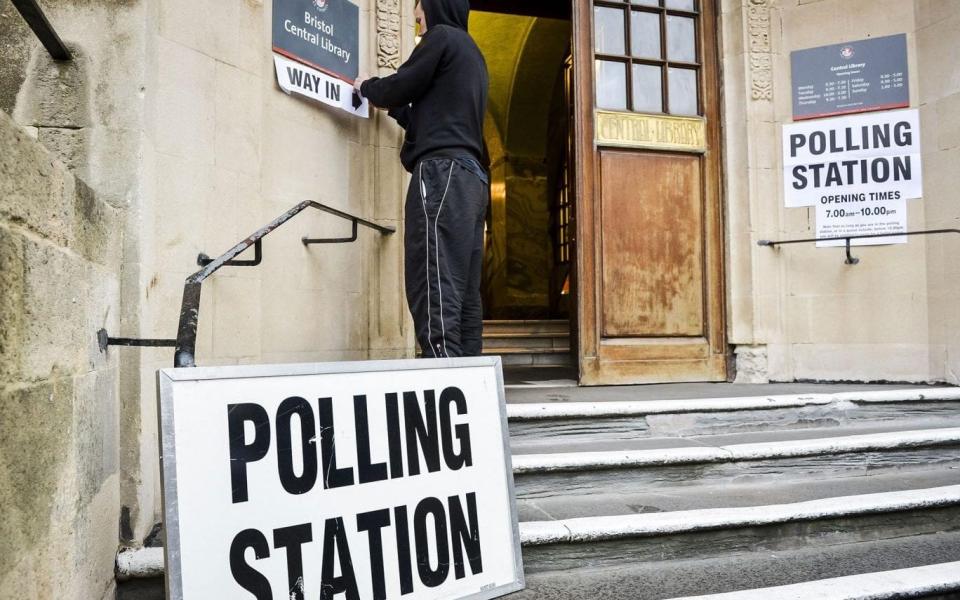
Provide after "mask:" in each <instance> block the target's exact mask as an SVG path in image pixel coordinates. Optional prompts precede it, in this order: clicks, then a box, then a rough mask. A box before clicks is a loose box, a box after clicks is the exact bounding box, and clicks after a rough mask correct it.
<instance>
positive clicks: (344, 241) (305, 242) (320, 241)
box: [300, 219, 358, 246]
mask: <svg viewBox="0 0 960 600" xmlns="http://www.w3.org/2000/svg"><path fill="white" fill-rule="evenodd" d="M357 224H358V223H357V220H356V219H354V220H353V234H351V236H350V237H346V238H308V237H307V236H303V237H302V238H300V241H301V242H303V245H304V246H309V245H310V244H349V243H350V242H355V241H357Z"/></svg>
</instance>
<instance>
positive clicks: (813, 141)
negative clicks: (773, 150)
mask: <svg viewBox="0 0 960 600" xmlns="http://www.w3.org/2000/svg"><path fill="white" fill-rule="evenodd" d="M782 152H783V182H784V199H785V204H786V206H787V207H788V208H791V207H803V206H815V207H816V218H817V237H818V238H822V237H836V238H842V237H843V236H844V235H874V234H886V233H891V234H893V233H896V234H902V233H904V232H906V230H907V204H906V202H905V201H906V200H911V199H915V198H920V197H921V196H922V195H923V169H922V163H921V150H920V118H919V113H918V111H916V110H900V111H889V112H881V113H870V114H863V115H856V116H846V117H837V118H834V119H824V120H819V121H805V122H801V123H793V124H788V125H784V126H783V148H782ZM905 242H906V238H905V237H897V238H888V237H882V238H864V239H860V240H854V241H853V243H855V244H856V245H872V244H890V243H905ZM842 243H845V242H843V241H842V240H841V241H838V242H818V244H817V245H819V246H833V245H839V244H842Z"/></svg>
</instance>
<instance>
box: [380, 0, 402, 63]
mask: <svg viewBox="0 0 960 600" xmlns="http://www.w3.org/2000/svg"><path fill="white" fill-rule="evenodd" d="M377 66H378V67H386V68H390V69H397V68H398V67H399V66H400V0H377Z"/></svg>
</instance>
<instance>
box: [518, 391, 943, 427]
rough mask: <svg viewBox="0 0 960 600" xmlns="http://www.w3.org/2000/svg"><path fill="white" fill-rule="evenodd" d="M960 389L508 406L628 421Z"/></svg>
mask: <svg viewBox="0 0 960 600" xmlns="http://www.w3.org/2000/svg"><path fill="white" fill-rule="evenodd" d="M956 401H960V388H954V387H946V388H925V389H920V390H918V389H903V390H882V391H864V392H837V393H833V394H784V395H778V396H747V397H739V398H693V399H686V400H645V401H628V402H544V403H538V404H508V405H507V417H508V418H509V419H510V420H512V421H533V420H538V419H568V418H589V417H627V416H641V415H654V414H670V413H691V412H725V411H740V410H772V409H777V408H798V407H803V406H811V405H818V404H819V405H823V404H832V403H834V402H852V403H855V404H888V403H890V404H892V403H898V402H956Z"/></svg>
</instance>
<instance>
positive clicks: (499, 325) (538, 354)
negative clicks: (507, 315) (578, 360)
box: [483, 320, 571, 366]
mask: <svg viewBox="0 0 960 600" xmlns="http://www.w3.org/2000/svg"><path fill="white" fill-rule="evenodd" d="M483 353H484V354H485V355H488V356H501V357H502V358H503V364H504V365H509V366H521V365H526V366H562V365H569V364H570V362H571V359H570V323H569V322H568V321H565V320H542V321H531V320H528V321H484V322H483Z"/></svg>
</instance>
